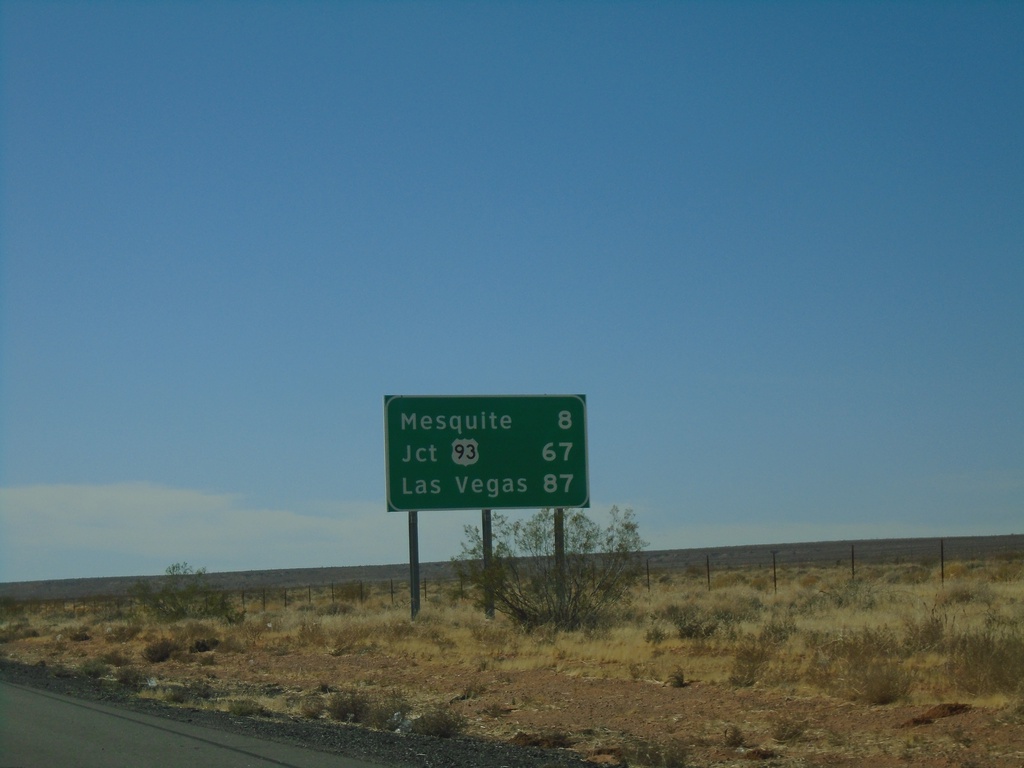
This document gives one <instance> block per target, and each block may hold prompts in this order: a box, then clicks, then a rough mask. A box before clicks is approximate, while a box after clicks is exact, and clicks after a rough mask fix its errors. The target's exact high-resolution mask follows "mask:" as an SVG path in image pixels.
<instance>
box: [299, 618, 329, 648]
mask: <svg viewBox="0 0 1024 768" xmlns="http://www.w3.org/2000/svg"><path fill="white" fill-rule="evenodd" d="M295 640H296V642H297V643H298V644H299V645H303V646H314V647H315V646H322V645H326V643H327V633H326V632H325V631H324V625H323V624H322V623H321V622H320V621H319V620H315V619H314V620H310V619H303V621H302V623H301V624H299V629H298V631H297V632H296V633H295Z"/></svg>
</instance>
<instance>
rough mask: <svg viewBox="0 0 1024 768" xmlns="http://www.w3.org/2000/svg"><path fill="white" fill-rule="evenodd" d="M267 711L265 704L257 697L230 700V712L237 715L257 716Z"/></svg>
mask: <svg viewBox="0 0 1024 768" xmlns="http://www.w3.org/2000/svg"><path fill="white" fill-rule="evenodd" d="M265 711H266V710H265V709H264V708H263V705H262V704H260V703H259V702H258V701H256V700H255V699H231V700H230V701H229V702H228V712H230V713H231V714H232V715H235V716H236V717H255V716H256V715H262V714H263V713H264V712H265Z"/></svg>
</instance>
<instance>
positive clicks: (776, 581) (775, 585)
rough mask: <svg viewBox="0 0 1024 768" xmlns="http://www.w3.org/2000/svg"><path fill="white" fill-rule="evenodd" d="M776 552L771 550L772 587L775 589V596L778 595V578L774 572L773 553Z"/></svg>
mask: <svg viewBox="0 0 1024 768" xmlns="http://www.w3.org/2000/svg"><path fill="white" fill-rule="evenodd" d="M776 551H777V550H774V549H773V550H772V586H773V587H775V594H776V595H777V594H779V577H778V574H777V572H776V570H775V553H776Z"/></svg>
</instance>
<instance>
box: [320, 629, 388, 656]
mask: <svg viewBox="0 0 1024 768" xmlns="http://www.w3.org/2000/svg"><path fill="white" fill-rule="evenodd" d="M379 636H380V633H379V632H378V628H375V627H374V626H372V625H370V624H361V623H354V622H350V623H345V624H343V625H342V626H341V627H339V628H338V629H336V630H334V632H332V633H331V636H330V641H329V642H328V645H329V646H330V648H331V653H332V654H333V655H335V656H341V655H343V654H346V653H355V652H356V651H359V650H362V649H364V648H372V647H373V646H374V645H375V644H376V639H377V638H378V637H379Z"/></svg>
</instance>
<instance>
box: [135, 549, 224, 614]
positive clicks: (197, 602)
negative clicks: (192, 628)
mask: <svg viewBox="0 0 1024 768" xmlns="http://www.w3.org/2000/svg"><path fill="white" fill-rule="evenodd" d="M164 574H165V575H164V577H163V578H162V579H161V580H160V586H159V589H153V585H152V584H151V583H150V582H149V581H138V582H136V583H135V585H134V586H133V587H132V588H131V590H130V594H131V596H132V597H134V598H135V599H136V600H137V601H138V602H139V603H140V604H141V605H142V607H143V608H144V609H145V610H147V611H149V612H150V613H151V614H153V615H154V616H155V617H157V618H158V619H162V620H164V621H175V620H177V619H183V618H186V617H202V616H211V617H218V618H223V619H226V620H228V621H237V620H238V619H240V618H241V616H240V615H239V614H237V613H236V612H235V611H234V610H233V609H232V607H231V604H230V601H229V600H228V598H227V596H226V595H224V594H222V593H215V592H212V591H211V590H209V589H208V588H207V586H206V569H205V568H193V567H192V566H191V565H189V564H188V563H174V564H173V565H169V566H167V570H166V571H164Z"/></svg>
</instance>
